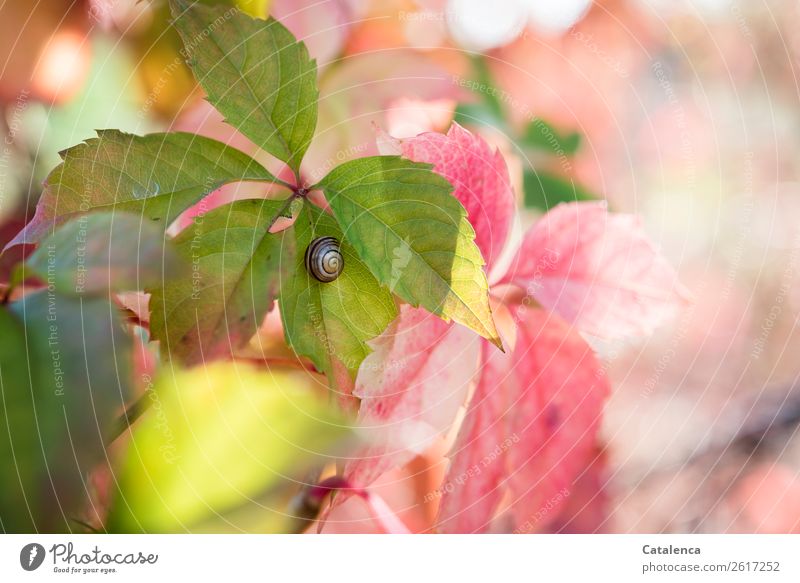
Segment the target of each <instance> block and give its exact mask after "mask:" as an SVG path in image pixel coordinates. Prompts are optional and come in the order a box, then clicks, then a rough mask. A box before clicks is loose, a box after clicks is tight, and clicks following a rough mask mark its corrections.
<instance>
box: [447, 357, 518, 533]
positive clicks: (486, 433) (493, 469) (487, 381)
mask: <svg viewBox="0 0 800 583" xmlns="http://www.w3.org/2000/svg"><path fill="white" fill-rule="evenodd" d="M481 353H482V359H481V363H482V365H481V373H480V375H481V376H480V380H479V381H478V386H477V387H476V389H475V394H474V395H473V396H472V399H471V402H470V405H469V410H468V413H467V416H466V417H465V419H464V423H463V424H462V425H461V429H460V430H459V432H458V438H457V440H456V443H455V445H454V446H453V450H452V452H451V458H452V461H451V464H450V467H449V468H448V470H447V475H446V476H445V479H444V482H443V483H442V486H441V487H440V488H439V490H438V492H436V494H438V495H439V496H441V499H442V501H441V505H440V507H439V518H438V522H439V530H440V531H442V532H452V533H465V532H485V531H486V530H487V529H488V528H489V524H490V523H491V520H492V516H493V515H494V512H495V510H496V509H497V507H498V505H499V504H500V500H501V498H502V497H503V491H502V483H503V480H504V478H505V476H506V474H507V470H506V463H505V458H504V456H503V453H502V446H501V445H500V444H504V443H505V444H507V446H508V445H510V443H511V442H510V431H509V429H510V420H509V417H510V416H511V414H512V411H511V408H510V404H511V401H510V400H509V399H510V397H511V395H512V393H513V392H514V390H513V387H512V386H511V385H512V384H513V383H512V379H511V376H510V375H509V372H510V371H511V369H512V368H513V360H512V358H513V355H512V353H511V352H508V353H505V354H504V353H502V352H500V351H499V350H497V349H496V348H495V347H494V346H492V345H490V344H489V343H488V342H486V341H483V342H482V350H481ZM498 446H500V448H501V454H500V455H499V456H498V455H497V454H495V451H496V449H497V447H498Z"/></svg>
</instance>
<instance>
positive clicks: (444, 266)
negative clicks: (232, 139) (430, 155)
mask: <svg viewBox="0 0 800 583" xmlns="http://www.w3.org/2000/svg"><path fill="white" fill-rule="evenodd" d="M315 188H319V189H322V190H323V192H324V193H325V196H326V198H327V200H328V203H329V204H330V207H331V210H332V211H333V214H334V216H335V217H336V219H337V221H338V222H339V224H340V225H342V226H343V227H344V228H345V233H344V235H345V237H346V238H347V240H348V241H349V242H350V244H351V245H352V246H353V247H354V248H355V250H356V252H357V253H358V255H359V257H361V259H362V260H363V261H364V263H365V264H366V265H367V267H368V268H369V269H370V271H371V272H372V273H373V274H374V275H375V277H376V278H377V279H378V281H379V282H381V283H382V284H383V285H386V286H389V288H390V289H391V290H392V291H393V292H394V293H395V294H397V295H398V296H400V297H401V298H402V299H404V300H405V301H407V302H409V303H410V304H412V305H414V306H422V307H424V308H425V309H426V310H428V311H429V312H431V313H433V314H436V315H437V316H439V317H441V318H442V319H444V320H445V321H447V320H450V319H453V320H455V321H456V322H458V323H460V324H463V325H464V326H466V327H468V328H470V329H472V330H474V331H475V332H477V333H478V334H480V335H481V336H483V337H484V338H487V339H489V340H490V341H491V342H493V343H494V344H495V345H497V346H498V347H501V346H502V345H501V342H500V338H499V337H498V335H497V330H496V329H495V325H494V321H493V320H492V313H491V310H490V308H489V295H488V289H489V288H488V284H487V282H486V274H485V273H484V271H483V265H484V260H483V257H482V256H481V253H480V250H479V249H478V247H477V246H476V245H475V241H474V239H475V231H474V230H473V228H472V226H471V225H470V223H469V221H468V220H467V212H466V210H465V209H464V207H463V206H462V204H461V203H460V202H459V201H458V199H456V198H455V197H454V196H453V195H452V194H451V191H452V186H451V185H450V183H448V182H447V180H445V179H444V178H442V177H441V176H439V175H438V174H436V173H434V172H432V171H431V169H430V166H429V165H427V164H418V163H416V162H411V161H409V160H404V159H403V158H400V157H397V156H373V157H368V158H360V159H358V160H352V161H350V162H345V163H344V164H342V165H340V166H338V167H337V168H335V169H334V170H332V171H331V172H330V173H329V174H328V175H327V176H326V177H325V178H323V179H322V181H321V182H320V183H319V184H317V185H316V186H315ZM387 259H388V260H387Z"/></svg>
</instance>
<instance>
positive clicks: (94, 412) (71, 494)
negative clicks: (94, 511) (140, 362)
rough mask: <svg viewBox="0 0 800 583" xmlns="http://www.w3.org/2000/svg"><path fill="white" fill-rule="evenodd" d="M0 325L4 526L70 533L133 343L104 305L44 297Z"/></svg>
mask: <svg viewBox="0 0 800 583" xmlns="http://www.w3.org/2000/svg"><path fill="white" fill-rule="evenodd" d="M12 318H13V320H14V322H12V321H11V319H12ZM0 328H2V330H3V338H7V339H8V341H7V343H6V345H5V346H4V348H3V350H2V357H0V376H2V379H1V381H2V382H1V383H0V390H2V399H0V428H1V429H0V451H3V452H4V453H3V455H2V456H0V463H1V464H3V470H2V471H3V475H4V476H8V477H9V478H8V479H7V480H4V486H3V491H4V493H3V494H2V495H0V516H2V518H3V526H4V528H5V529H6V530H8V529H16V528H17V526H18V527H19V528H20V530H23V531H27V532H30V531H31V529H33V530H44V531H62V530H66V529H67V528H69V525H68V524H67V520H68V518H70V517H72V516H75V513H77V512H79V511H80V509H81V507H82V506H81V505H82V504H83V503H84V502H85V498H84V497H85V494H86V486H85V479H86V475H87V474H88V473H89V471H90V470H91V469H92V468H93V467H94V466H95V465H96V464H98V463H101V462H104V461H106V459H107V457H106V452H105V442H106V439H107V438H108V436H109V433H110V430H111V428H112V427H113V423H114V420H115V417H116V415H117V414H118V412H119V411H120V410H122V408H123V406H124V405H125V403H126V402H127V401H128V398H129V395H130V392H131V391H130V384H131V379H130V374H131V373H130V368H131V361H132V354H131V352H132V351H131V339H130V337H129V336H128V334H127V333H126V331H125V329H124V327H123V326H122V323H121V322H120V320H119V319H118V318H117V315H116V309H115V308H114V307H113V306H112V305H111V304H110V303H109V302H108V301H107V300H106V299H103V298H98V297H95V298H88V299H84V298H77V297H71V296H66V295H61V294H58V293H56V292H52V291H48V290H43V291H38V292H33V293H29V294H27V295H26V296H25V297H24V298H23V299H22V300H20V301H19V302H16V303H14V304H12V305H11V306H10V310H9V312H5V311H2V313H0ZM9 436H11V439H9ZM12 440H13V441H12ZM6 464H7V465H6ZM12 476H13V478H12Z"/></svg>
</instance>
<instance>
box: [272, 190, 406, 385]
mask: <svg viewBox="0 0 800 583" xmlns="http://www.w3.org/2000/svg"><path fill="white" fill-rule="evenodd" d="M294 232H295V237H296V247H297V256H296V257H295V259H294V272H293V275H292V276H291V277H290V278H289V279H287V280H285V281H284V283H283V285H282V287H281V295H280V300H279V302H280V307H281V318H282V319H283V327H284V334H285V336H286V342H287V343H288V344H289V345H290V346H291V347H292V348H293V349H294V351H295V352H296V353H297V354H299V355H302V356H308V357H309V358H311V360H312V362H313V363H314V366H316V367H317V369H319V370H321V371H323V372H325V373H327V374H328V375H329V376H330V377H332V380H333V381H334V385H339V384H340V383H339V382H337V379H338V378H339V375H340V374H341V373H342V371H345V372H346V373H347V374H348V375H349V377H350V378H351V379H352V378H354V377H355V374H356V372H357V371H358V367H359V365H360V364H361V361H362V360H364V357H365V356H366V355H367V354H369V353H370V352H371V349H370V348H369V347H368V346H367V340H370V339H372V338H374V337H375V336H378V335H379V334H380V333H381V332H383V331H384V330H385V329H386V327H387V326H388V325H389V323H390V322H391V321H392V320H394V318H395V316H397V306H396V305H395V303H394V299H393V298H392V294H391V293H389V291H388V290H387V289H385V288H383V287H381V286H380V284H378V282H377V281H375V278H374V277H373V276H372V274H371V273H370V272H369V269H367V267H366V266H365V265H364V263H362V261H361V259H359V257H358V254H357V253H356V252H355V251H354V249H353V247H352V246H351V245H350V244H349V243H348V242H347V241H346V240H344V238H343V236H342V231H341V229H340V228H339V226H338V225H337V224H336V221H335V220H334V219H333V217H331V216H330V215H328V214H326V213H324V212H322V211H321V210H319V209H317V208H316V207H313V206H311V205H310V204H306V205H305V207H304V209H303V211H302V212H301V213H300V215H299V216H298V218H297V221H296V222H295V225H294ZM317 237H335V238H336V239H338V240H339V241H340V242H341V247H340V250H341V252H342V256H343V259H344V269H343V270H342V273H341V274H340V275H339V277H338V278H337V279H335V280H334V281H332V282H329V283H321V282H319V281H317V280H316V279H315V278H314V277H312V276H311V275H309V273H308V272H307V271H306V267H305V250H306V248H307V247H308V245H309V243H311V241H312V240H313V239H316V238H317Z"/></svg>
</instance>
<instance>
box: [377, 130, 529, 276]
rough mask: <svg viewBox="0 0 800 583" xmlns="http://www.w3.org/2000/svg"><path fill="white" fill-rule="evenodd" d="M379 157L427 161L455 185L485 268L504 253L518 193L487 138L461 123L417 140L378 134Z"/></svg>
mask: <svg viewBox="0 0 800 583" xmlns="http://www.w3.org/2000/svg"><path fill="white" fill-rule="evenodd" d="M378 147H379V149H380V150H381V153H384V154H390V153H401V154H402V155H403V156H404V157H406V158H408V159H409V160H413V161H414V162H428V163H429V164H433V169H434V170H435V171H436V172H438V173H439V174H441V175H442V176H444V177H445V178H447V180H449V181H450V183H451V184H452V185H453V187H454V190H453V194H454V195H455V197H456V198H458V200H460V201H461V204H463V205H464V208H466V209H467V217H468V218H469V222H470V223H471V224H472V227H473V228H474V229H475V243H476V244H477V245H478V248H479V249H480V250H481V253H483V258H484V259H485V260H486V263H487V265H489V266H491V265H492V262H493V261H494V260H495V259H496V258H497V256H498V255H500V252H501V251H502V250H503V245H504V244H505V242H506V239H507V238H508V232H509V229H510V228H511V221H512V219H513V217H514V207H515V205H516V201H515V199H514V191H513V189H512V188H511V182H510V180H509V177H508V168H507V167H506V162H505V160H504V159H503V156H502V155H501V154H500V152H499V151H497V150H494V151H492V148H490V147H489V144H487V143H486V142H485V141H484V139H483V138H481V137H480V136H478V135H475V134H472V133H471V132H469V131H468V130H466V129H464V128H462V127H461V126H460V125H458V124H457V123H453V125H451V126H450V130H449V131H448V132H447V135H445V134H439V133H434V132H427V133H423V134H420V135H418V136H417V137H415V138H408V139H405V140H393V139H392V138H391V137H390V136H388V135H387V134H385V133H383V132H379V135H378Z"/></svg>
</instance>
